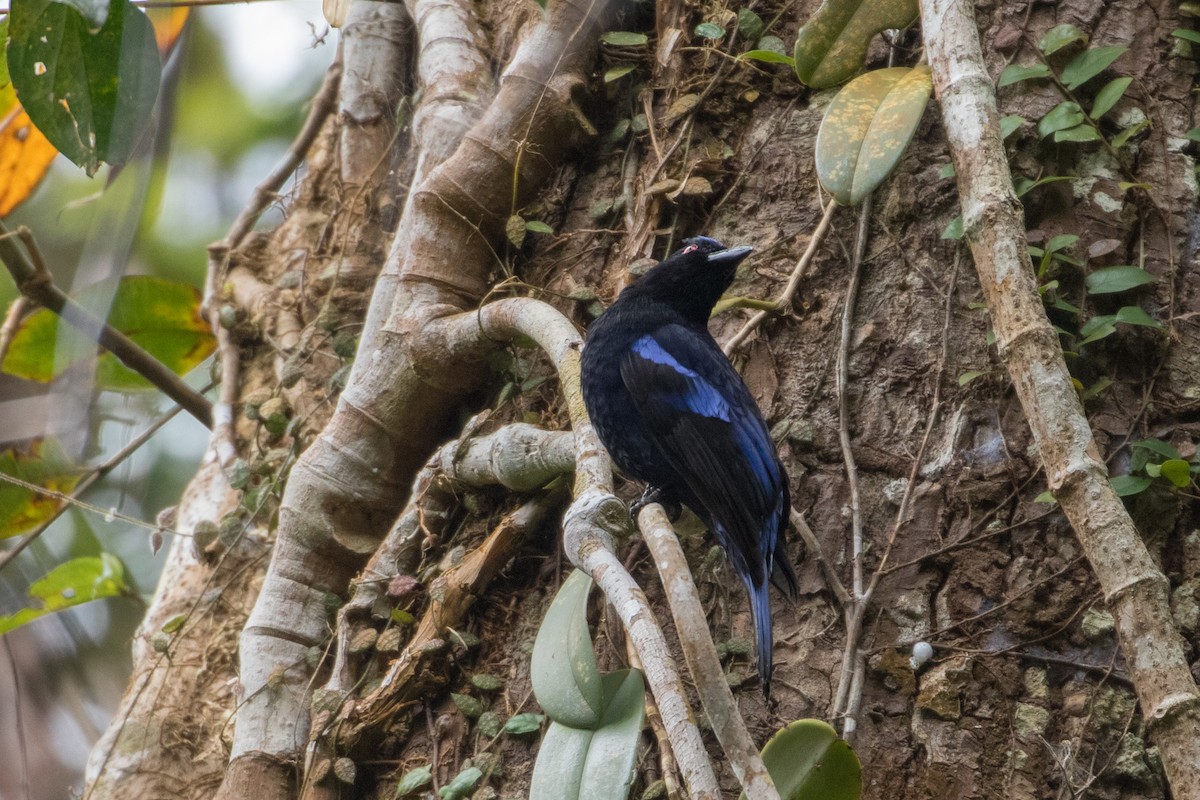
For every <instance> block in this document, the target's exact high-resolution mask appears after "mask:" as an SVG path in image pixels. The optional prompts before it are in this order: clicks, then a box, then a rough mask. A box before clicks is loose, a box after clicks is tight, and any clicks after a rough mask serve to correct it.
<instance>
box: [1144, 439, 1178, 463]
mask: <svg viewBox="0 0 1200 800" xmlns="http://www.w3.org/2000/svg"><path fill="white" fill-rule="evenodd" d="M1133 449H1134V450H1146V451H1148V452H1151V453H1157V454H1158V455H1160V456H1162V457H1163V458H1165V459H1175V458H1180V455H1179V451H1178V450H1176V449H1175V448H1174V447H1172V446H1171V445H1170V444H1169V443H1167V442H1164V441H1163V440H1162V439H1142V440H1141V441H1140V442H1134V443H1133Z"/></svg>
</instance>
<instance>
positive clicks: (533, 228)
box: [525, 219, 554, 234]
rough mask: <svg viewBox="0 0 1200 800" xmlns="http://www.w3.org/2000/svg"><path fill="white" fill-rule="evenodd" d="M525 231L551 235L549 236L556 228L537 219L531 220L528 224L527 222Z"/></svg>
mask: <svg viewBox="0 0 1200 800" xmlns="http://www.w3.org/2000/svg"><path fill="white" fill-rule="evenodd" d="M525 230H527V231H529V232H530V233H549V234H553V233H554V228H551V227H550V226H549V225H547V224H546V223H544V222H539V221H538V220H536V219H531V220H529V221H528V222H526V223H525Z"/></svg>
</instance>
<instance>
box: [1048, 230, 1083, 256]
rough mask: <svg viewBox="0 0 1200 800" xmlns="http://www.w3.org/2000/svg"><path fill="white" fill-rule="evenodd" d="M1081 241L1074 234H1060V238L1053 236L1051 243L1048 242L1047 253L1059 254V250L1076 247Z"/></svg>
mask: <svg viewBox="0 0 1200 800" xmlns="http://www.w3.org/2000/svg"><path fill="white" fill-rule="evenodd" d="M1078 241H1079V237H1078V236H1076V235H1075V234H1073V233H1060V234H1059V235H1058V236H1052V237H1051V238H1050V241H1048V242H1046V249H1045V252H1047V253H1057V252H1058V251H1059V250H1066V249H1067V248H1068V247H1074V246H1075V243H1076V242H1078Z"/></svg>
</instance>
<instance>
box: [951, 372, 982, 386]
mask: <svg viewBox="0 0 1200 800" xmlns="http://www.w3.org/2000/svg"><path fill="white" fill-rule="evenodd" d="M984 375H987V373H986V372H984V371H983V370H978V369H971V370H967V371H966V372H964V373H963V374H962V375H959V376H958V385H959V386H966V385H967V384H968V383H970V382H971V381H973V380H975V379H976V378H982V377H983V376H984Z"/></svg>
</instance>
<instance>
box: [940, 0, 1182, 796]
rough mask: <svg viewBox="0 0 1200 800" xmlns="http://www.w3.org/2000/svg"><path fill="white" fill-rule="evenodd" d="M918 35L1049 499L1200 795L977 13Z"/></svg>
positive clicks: (1164, 751)
mask: <svg viewBox="0 0 1200 800" xmlns="http://www.w3.org/2000/svg"><path fill="white" fill-rule="evenodd" d="M921 20H922V32H923V35H924V38H925V48H926V53H927V54H928V57H929V65H930V68H931V70H932V74H933V85H934V90H935V91H936V93H937V97H938V100H939V101H940V102H941V106H942V120H943V122H944V124H945V128H946V137H947V140H948V142H949V145H950V153H951V156H952V157H953V159H954V166H955V171H956V174H957V181H958V193H959V197H960V198H961V205H962V210H963V228H964V231H965V233H966V238H967V241H968V243H969V244H970V247H971V252H972V255H973V256H974V258H975V268H976V271H977V272H978V274H979V283H980V285H981V286H982V287H983V292H984V297H985V299H986V300H987V304H988V309H989V311H990V313H991V318H992V325H993V328H994V330H995V332H996V343H997V346H998V348H999V351H1000V355H1001V357H1002V358H1003V359H1004V362H1005V365H1006V366H1007V367H1008V371H1009V374H1010V375H1011V376H1012V380H1013V385H1014V387H1015V388H1016V391H1017V396H1018V397H1019V398H1020V400H1021V405H1022V407H1023V408H1024V410H1025V415H1026V417H1027V418H1028V420H1029V425H1030V429H1031V430H1032V432H1033V438H1034V442H1035V443H1036V445H1037V452H1038V454H1039V456H1040V458H1041V460H1042V464H1043V465H1044V467H1045V470H1046V476H1047V479H1048V481H1049V484H1050V489H1051V491H1053V492H1054V495H1055V498H1056V499H1057V500H1058V503H1059V506H1060V507H1061V508H1062V510H1063V512H1064V513H1065V514H1066V516H1067V519H1068V520H1069V521H1070V523H1071V527H1072V528H1074V530H1075V534H1076V536H1077V537H1078V538H1079V542H1080V545H1081V546H1082V548H1083V552H1084V554H1085V555H1086V556H1087V559H1088V561H1089V563H1090V564H1091V565H1092V569H1093V570H1094V571H1095V573H1096V577H1097V578H1098V579H1099V582H1100V587H1101V589H1102V591H1103V592H1104V598H1105V601H1106V602H1107V604H1108V607H1109V608H1110V609H1111V611H1112V613H1113V618H1114V621H1115V623H1116V629H1117V636H1118V641H1119V643H1120V646H1121V650H1122V652H1123V653H1124V654H1125V661H1126V663H1127V664H1128V665H1129V670H1130V677H1131V678H1132V680H1133V684H1134V687H1135V689H1136V691H1137V696H1138V701H1139V703H1140V704H1141V707H1142V715H1143V717H1144V718H1145V720H1146V727H1147V730H1148V732H1149V733H1150V735H1151V737H1152V738H1153V740H1154V742H1155V744H1156V745H1157V746H1158V748H1159V752H1160V753H1161V756H1162V763H1163V768H1164V770H1165V772H1166V774H1167V779H1168V781H1169V783H1170V786H1171V793H1172V794H1173V795H1174V796H1176V797H1200V737H1197V736H1196V731H1197V730H1200V692H1198V691H1197V688H1196V682H1195V680H1194V679H1193V678H1192V675H1191V672H1190V671H1189V669H1188V662H1187V659H1186V658H1185V655H1184V642H1183V639H1182V638H1181V637H1180V635H1179V631H1178V630H1176V629H1175V626H1174V623H1173V621H1172V617H1171V610H1170V605H1169V599H1168V594H1169V591H1170V584H1169V583H1168V581H1167V579H1166V577H1165V576H1164V575H1163V574H1162V572H1161V571H1159V570H1158V569H1157V568H1156V567H1155V566H1154V562H1153V561H1152V560H1151V558H1150V554H1149V552H1148V551H1147V550H1146V545H1145V543H1144V542H1143V541H1142V539H1141V537H1140V536H1139V535H1138V532H1137V529H1136V528H1135V527H1134V524H1133V521H1132V520H1131V519H1130V517H1129V514H1128V512H1126V510H1125V506H1124V505H1123V504H1122V502H1121V499H1120V498H1119V497H1117V494H1116V492H1115V491H1114V490H1113V488H1112V486H1111V485H1110V484H1109V482H1108V471H1107V469H1106V468H1105V466H1104V462H1103V461H1102V460H1101V458H1100V456H1099V453H1098V451H1097V448H1096V443H1095V441H1094V439H1093V437H1092V431H1091V428H1090V427H1089V425H1088V421H1087V418H1086V416H1085V415H1084V413H1083V408H1082V406H1081V405H1080V401H1079V396H1078V394H1077V393H1076V392H1075V388H1074V386H1073V385H1072V383H1071V376H1070V374H1069V373H1068V372H1067V368H1066V364H1065V363H1064V360H1063V353H1062V348H1061V346H1060V344H1059V339H1058V336H1057V334H1056V333H1055V332H1054V328H1053V327H1052V326H1051V324H1050V321H1049V320H1048V319H1047V317H1046V312H1045V308H1044V306H1043V304H1042V301H1041V297H1040V296H1039V294H1038V291H1037V285H1036V282H1035V280H1034V274H1033V270H1032V269H1031V266H1030V263H1029V256H1028V251H1027V248H1028V242H1027V240H1026V233H1025V219H1024V213H1023V209H1022V207H1021V203H1020V201H1019V200H1018V199H1017V198H1016V197H1015V196H1014V194H1013V189H1012V178H1011V175H1010V173H1009V169H1008V162H1007V160H1006V159H1005V156H1004V148H1003V145H1002V144H1001V140H1000V132H999V113H998V112H997V109H996V97H995V89H994V86H993V83H992V80H991V78H990V76H989V75H988V72H987V69H986V67H985V65H984V61H983V54H982V51H981V49H980V44H979V33H978V29H977V27H976V23H975V19H974V15H973V13H972V6H971V5H970V4H967V3H962V2H958V1H957V0H922V2H921Z"/></svg>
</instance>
